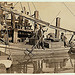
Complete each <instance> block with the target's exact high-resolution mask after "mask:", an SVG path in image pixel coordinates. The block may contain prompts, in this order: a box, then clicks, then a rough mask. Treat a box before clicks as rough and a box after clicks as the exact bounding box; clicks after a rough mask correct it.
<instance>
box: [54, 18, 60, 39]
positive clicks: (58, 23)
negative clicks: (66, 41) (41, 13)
mask: <svg viewBox="0 0 75 75" xmlns="http://www.w3.org/2000/svg"><path fill="white" fill-rule="evenodd" d="M56 27H60V18H59V17H57V18H56ZM59 34H60V33H59V30H55V38H59Z"/></svg>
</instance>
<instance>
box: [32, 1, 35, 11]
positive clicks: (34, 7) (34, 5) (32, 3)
mask: <svg viewBox="0 0 75 75" xmlns="http://www.w3.org/2000/svg"><path fill="white" fill-rule="evenodd" d="M32 4H33V7H34V8H35V10H36V7H35V5H34V3H33V2H32Z"/></svg>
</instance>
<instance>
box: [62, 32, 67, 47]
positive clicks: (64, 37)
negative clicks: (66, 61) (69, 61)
mask: <svg viewBox="0 0 75 75" xmlns="http://www.w3.org/2000/svg"><path fill="white" fill-rule="evenodd" d="M61 41H63V42H64V46H67V44H66V43H67V37H66V36H65V35H64V33H61Z"/></svg>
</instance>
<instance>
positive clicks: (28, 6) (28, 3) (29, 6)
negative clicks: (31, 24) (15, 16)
mask: <svg viewBox="0 0 75 75" xmlns="http://www.w3.org/2000/svg"><path fill="white" fill-rule="evenodd" d="M27 4H28V8H29V12H30V15H31V10H30V6H29V3H28V2H27Z"/></svg>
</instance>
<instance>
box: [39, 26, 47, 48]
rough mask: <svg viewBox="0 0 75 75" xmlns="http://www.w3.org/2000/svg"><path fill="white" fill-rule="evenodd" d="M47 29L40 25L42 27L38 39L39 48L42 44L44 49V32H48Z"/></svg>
mask: <svg viewBox="0 0 75 75" xmlns="http://www.w3.org/2000/svg"><path fill="white" fill-rule="evenodd" d="M47 30H48V29H47ZM47 30H43V29H42V26H40V29H39V30H38V39H39V40H40V41H39V44H38V45H39V48H40V45H41V47H42V49H44V32H46V31H47Z"/></svg>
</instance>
